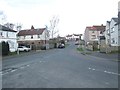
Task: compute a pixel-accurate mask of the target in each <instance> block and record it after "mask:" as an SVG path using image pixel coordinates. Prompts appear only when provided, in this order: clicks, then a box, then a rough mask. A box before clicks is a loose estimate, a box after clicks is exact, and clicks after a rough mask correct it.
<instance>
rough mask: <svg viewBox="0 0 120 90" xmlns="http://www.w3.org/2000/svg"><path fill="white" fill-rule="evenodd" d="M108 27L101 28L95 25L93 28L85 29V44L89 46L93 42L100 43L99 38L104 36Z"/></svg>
mask: <svg viewBox="0 0 120 90" xmlns="http://www.w3.org/2000/svg"><path fill="white" fill-rule="evenodd" d="M105 27H106V26H103V25H101V26H99V25H93V26H88V27H86V29H85V32H84V40H85V44H86V45H87V44H89V43H92V42H98V41H99V36H101V35H102V34H103V32H104V31H105Z"/></svg>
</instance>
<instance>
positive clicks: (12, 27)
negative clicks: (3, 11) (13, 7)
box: [4, 22, 15, 30]
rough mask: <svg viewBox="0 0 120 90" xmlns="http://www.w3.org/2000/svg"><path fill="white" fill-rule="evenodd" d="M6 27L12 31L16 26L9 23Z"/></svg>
mask: <svg viewBox="0 0 120 90" xmlns="http://www.w3.org/2000/svg"><path fill="white" fill-rule="evenodd" d="M4 26H5V27H8V28H10V29H12V30H13V29H14V26H15V24H13V23H9V22H7V23H6V24H4Z"/></svg>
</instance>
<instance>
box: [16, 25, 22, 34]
mask: <svg viewBox="0 0 120 90" xmlns="http://www.w3.org/2000/svg"><path fill="white" fill-rule="evenodd" d="M21 29H22V24H21V23H17V24H16V30H17V32H19V31H20V30H21Z"/></svg>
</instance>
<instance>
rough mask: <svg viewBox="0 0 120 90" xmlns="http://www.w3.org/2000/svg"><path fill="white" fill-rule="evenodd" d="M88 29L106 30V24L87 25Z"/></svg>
mask: <svg viewBox="0 0 120 90" xmlns="http://www.w3.org/2000/svg"><path fill="white" fill-rule="evenodd" d="M86 28H87V29H88V30H96V31H104V30H105V28H106V26H104V25H101V26H99V25H93V26H89V27H86Z"/></svg>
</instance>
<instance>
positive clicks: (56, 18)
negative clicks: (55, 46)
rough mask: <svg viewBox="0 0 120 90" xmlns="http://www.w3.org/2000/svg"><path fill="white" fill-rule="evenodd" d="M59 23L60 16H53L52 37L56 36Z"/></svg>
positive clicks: (51, 21)
mask: <svg viewBox="0 0 120 90" xmlns="http://www.w3.org/2000/svg"><path fill="white" fill-rule="evenodd" d="M58 23H59V18H58V16H53V18H52V19H51V20H50V32H51V37H52V38H54V35H55V34H56V33H58V31H56V29H57V25H58Z"/></svg>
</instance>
